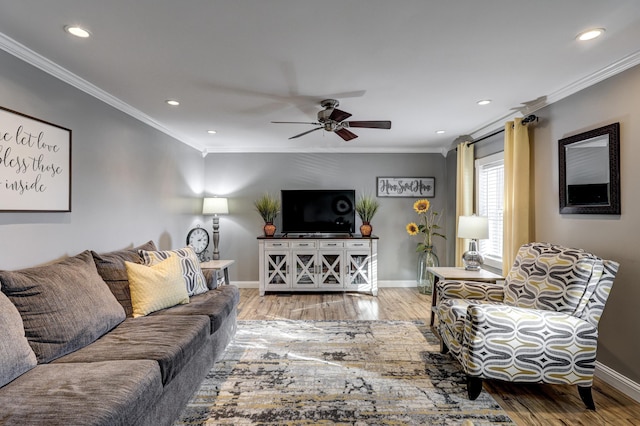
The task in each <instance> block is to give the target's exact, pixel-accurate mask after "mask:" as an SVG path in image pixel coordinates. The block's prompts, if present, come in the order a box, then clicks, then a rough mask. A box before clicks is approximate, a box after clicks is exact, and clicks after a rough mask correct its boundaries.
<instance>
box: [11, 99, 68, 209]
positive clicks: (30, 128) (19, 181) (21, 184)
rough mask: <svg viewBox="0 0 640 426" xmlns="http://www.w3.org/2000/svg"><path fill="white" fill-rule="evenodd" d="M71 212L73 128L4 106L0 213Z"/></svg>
mask: <svg viewBox="0 0 640 426" xmlns="http://www.w3.org/2000/svg"><path fill="white" fill-rule="evenodd" d="M37 211H40V212H70V211H71V130H69V129H65V128H64V127H60V126H57V125H55V124H51V123H47V122H46V121H42V120H39V119H37V118H34V117H30V116H28V115H25V114H22V113H19V112H16V111H12V110H10V109H7V108H3V107H0V212H37Z"/></svg>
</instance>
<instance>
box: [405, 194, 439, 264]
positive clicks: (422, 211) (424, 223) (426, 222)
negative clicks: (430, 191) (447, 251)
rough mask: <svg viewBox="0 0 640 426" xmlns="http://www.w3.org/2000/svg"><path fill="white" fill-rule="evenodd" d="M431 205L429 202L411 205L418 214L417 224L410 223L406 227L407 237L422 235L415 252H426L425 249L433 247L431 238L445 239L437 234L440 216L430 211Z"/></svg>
mask: <svg viewBox="0 0 640 426" xmlns="http://www.w3.org/2000/svg"><path fill="white" fill-rule="evenodd" d="M429 207H431V203H430V202H429V200H424V199H423V200H417V201H416V202H415V203H413V210H415V211H416V213H418V215H419V217H418V223H416V222H411V223H409V224H408V225H407V227H406V229H407V233H408V234H409V235H412V236H413V235H418V234H424V235H423V236H422V242H420V243H418V247H417V248H416V251H426V248H427V247H431V246H433V237H442V238H444V239H447V237H446V236H444V235H443V234H441V233H440V232H438V230H439V229H441V227H440V225H439V223H440V217H441V216H440V215H439V213H438V212H436V211H434V210H431V211H429Z"/></svg>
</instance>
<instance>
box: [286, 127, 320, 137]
mask: <svg viewBox="0 0 640 426" xmlns="http://www.w3.org/2000/svg"><path fill="white" fill-rule="evenodd" d="M320 129H324V126H320V127H316V128H315V129H311V130H307V131H306V132H302V133H300V134H299V135H295V136H291V137H290V138H289V139H295V138H299V137H300V136H304V135H306V134H307V133H311V132H315V131H316V130H320Z"/></svg>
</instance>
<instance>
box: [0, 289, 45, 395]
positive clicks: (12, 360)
mask: <svg viewBox="0 0 640 426" xmlns="http://www.w3.org/2000/svg"><path fill="white" fill-rule="evenodd" d="M0 324H1V325H2V326H1V327H0V387H2V386H4V385H6V384H7V383H9V382H10V381H12V380H13V379H15V378H16V377H18V376H20V375H21V374H23V373H26V372H27V371H29V370H31V369H32V368H33V367H35V366H36V363H37V361H36V355H35V354H34V353H33V350H31V347H30V346H29V342H28V341H27V339H26V337H24V327H23V326H22V318H21V317H20V313H19V312H18V310H17V309H16V308H15V306H13V304H12V303H11V302H10V301H9V299H7V296H5V295H4V294H2V293H0Z"/></svg>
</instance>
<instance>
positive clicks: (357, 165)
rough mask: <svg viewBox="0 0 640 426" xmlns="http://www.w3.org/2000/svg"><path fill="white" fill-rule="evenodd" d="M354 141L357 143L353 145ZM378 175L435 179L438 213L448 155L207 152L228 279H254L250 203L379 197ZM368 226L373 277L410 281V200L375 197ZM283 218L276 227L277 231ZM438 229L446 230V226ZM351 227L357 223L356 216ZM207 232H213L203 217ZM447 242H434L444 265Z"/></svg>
mask: <svg viewBox="0 0 640 426" xmlns="http://www.w3.org/2000/svg"><path fill="white" fill-rule="evenodd" d="M353 143H357V141H356V142H353ZM376 176H422V177H428V176H433V177H435V180H436V196H435V198H432V199H431V202H432V206H433V207H432V208H434V209H436V211H442V210H443V209H444V208H445V204H446V199H447V196H446V194H447V184H446V179H445V158H444V157H443V156H442V155H440V154H324V153H322V154H209V155H208V156H207V157H206V164H205V192H206V193H207V194H208V195H220V196H226V197H228V198H229V215H228V216H223V217H221V218H220V251H221V257H222V258H231V259H235V260H236V262H237V264H236V266H235V267H232V268H231V272H230V275H231V280H232V281H251V282H256V281H258V244H257V240H256V237H257V236H258V235H261V234H262V226H263V222H262V219H261V218H260V216H259V215H258V213H257V212H256V211H255V209H254V207H253V201H254V200H255V199H256V198H258V197H259V196H260V195H261V194H263V193H264V192H270V193H272V194H274V195H277V196H279V195H280V190H281V189H322V188H324V189H344V188H346V189H355V190H356V195H357V194H360V193H363V192H364V193H369V194H373V195H375V193H376V186H375V182H376ZM378 201H380V209H379V210H378V213H377V214H376V216H375V217H374V219H373V221H372V225H373V233H374V234H375V235H377V236H378V237H379V238H380V241H379V244H378V279H379V280H382V281H385V280H392V281H411V282H413V283H415V276H416V262H417V254H416V253H415V248H416V244H417V243H418V240H417V237H410V236H409V235H408V234H407V232H406V231H405V226H406V225H407V223H409V222H411V221H415V220H416V219H417V214H416V213H415V212H414V211H413V209H412V208H413V202H414V201H415V198H378ZM279 220H280V218H278V220H277V221H276V226H278V227H280V221H279ZM443 225H445V223H444V221H443ZM356 226H357V227H359V226H360V220H359V219H357V223H356ZM206 227H207V228H208V229H211V222H210V221H209V219H208V218H207V222H206ZM445 243H446V242H445V241H443V240H442V239H437V240H436V253H437V254H438V255H439V256H440V257H441V259H440V260H441V264H443V265H446V262H447V258H446V250H445Z"/></svg>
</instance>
